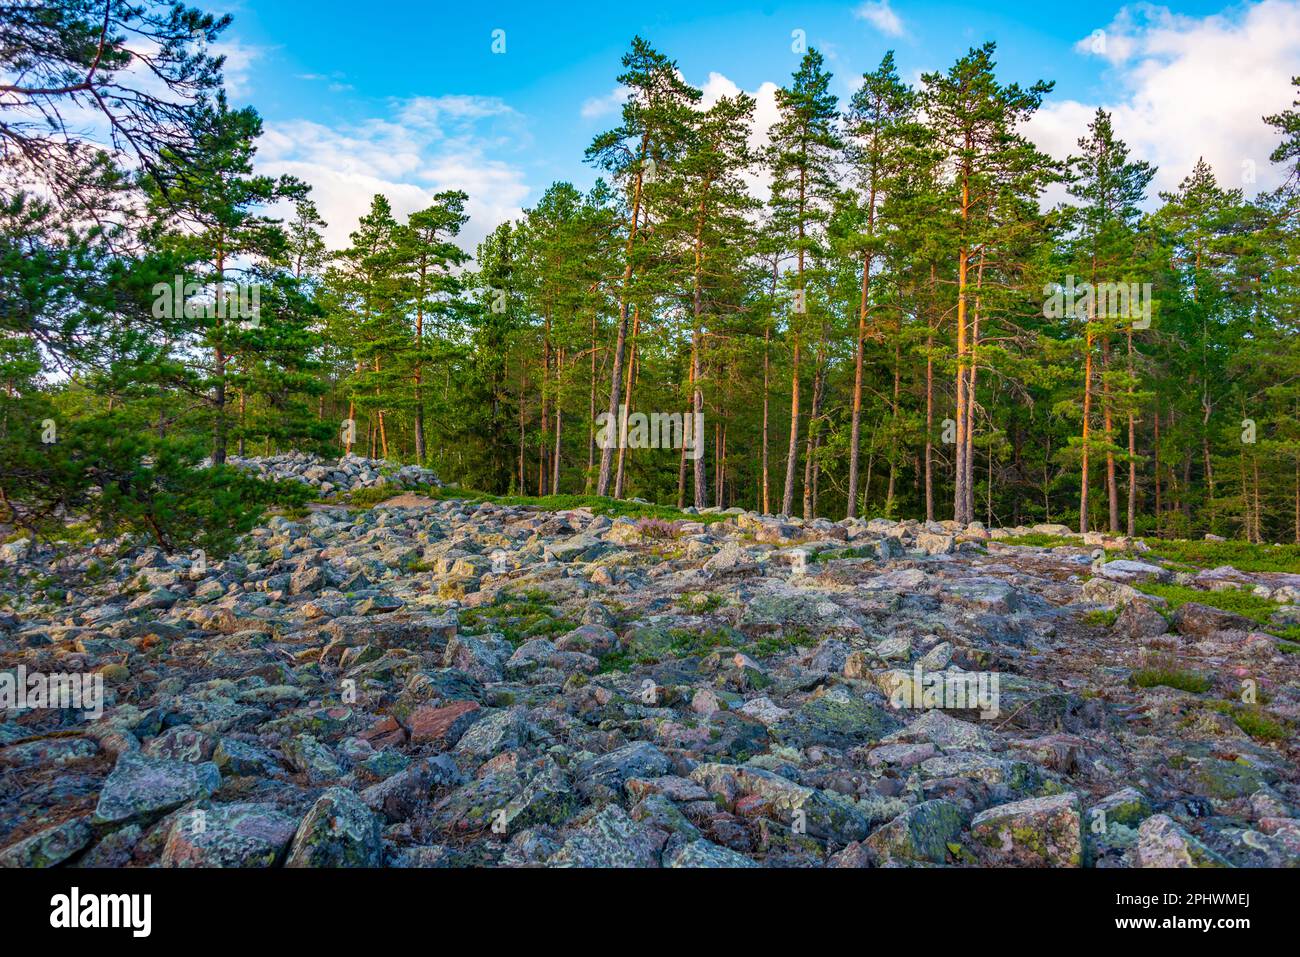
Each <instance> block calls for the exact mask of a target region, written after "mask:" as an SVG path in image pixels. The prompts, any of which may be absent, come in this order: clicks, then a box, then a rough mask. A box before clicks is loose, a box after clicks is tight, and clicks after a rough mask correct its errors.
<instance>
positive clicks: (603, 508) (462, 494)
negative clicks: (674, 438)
mask: <svg viewBox="0 0 1300 957" xmlns="http://www.w3.org/2000/svg"><path fill="white" fill-rule="evenodd" d="M407 494H410V495H421V496H424V497H425V498H431V499H434V500H436V501H440V502H443V501H459V502H470V503H475V502H490V503H492V504H494V505H510V506H520V507H532V508H536V509H539V510H541V511H543V512H565V511H569V510H571V509H579V508H586V509H590V510H591V512H592V513H593V514H596V515H605V516H608V517H610V518H621V517H625V518H652V519H660V520H663V521H687V522H700V523H702V524H705V525H709V524H712V523H714V522H725V521H726V520H727V519H728V518H730V517H731V516H728V515H717V514H709V515H692V514H690V513H689V512H683V511H681V510H680V509H677V508H673V507H672V506H669V505H653V504H648V503H643V502H631V501H626V500H623V499H616V498H608V497H602V496H599V495H542V496H536V495H489V494H487V493H485V492H475V491H473V490H471V489H463V488H440V487H437V486H432V485H417V486H414V487H412V488H408V489H395V488H391V487H389V488H366V489H357V490H356V491H355V492H351V493H349V494H348V495H347V496H345V497H344V498H342V499H340V501H341V502H343V503H345V504H348V505H351V506H353V507H354V508H373V507H374V506H376V505H382V504H383V503H384V502H387V501H388V500H389V499H392V498H396V497H397V496H399V495H407Z"/></svg>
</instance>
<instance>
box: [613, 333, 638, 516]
mask: <svg viewBox="0 0 1300 957" xmlns="http://www.w3.org/2000/svg"><path fill="white" fill-rule="evenodd" d="M640 333H641V309H640V307H637V308H635V309H633V310H632V340H631V342H629V343H628V349H627V377H626V378H627V383H626V386H625V387H624V390H623V408H625V409H626V410H627V414H628V416H631V415H632V384H633V382H635V381H636V364H637V356H636V344H637V338H638V337H639V335H640ZM628 454H629V449H628V447H627V433H626V431H625V430H624V429H623V428H622V427H621V426H620V428H619V441H618V470H617V472H616V474H615V477H614V497H615V498H622V497H623V483H624V481H625V478H626V476H627V458H628Z"/></svg>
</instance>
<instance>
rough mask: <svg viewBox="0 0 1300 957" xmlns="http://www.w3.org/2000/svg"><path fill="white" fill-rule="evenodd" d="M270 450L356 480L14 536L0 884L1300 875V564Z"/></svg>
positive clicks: (0, 637) (4, 585) (1, 745)
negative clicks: (78, 542) (59, 683)
mask: <svg viewBox="0 0 1300 957" xmlns="http://www.w3.org/2000/svg"><path fill="white" fill-rule="evenodd" d="M252 467H259V466H252ZM260 467H262V468H263V469H264V470H265V471H267V472H269V473H276V474H278V473H280V472H284V471H288V472H291V473H296V474H299V475H305V473H306V471H307V470H312V475H313V476H315V478H314V479H306V478H304V480H305V481H310V482H312V483H313V484H316V485H317V487H318V488H320V487H322V486H323V485H328V486H329V488H328V489H323V494H329V495H333V496H336V497H338V496H340V493H342V495H341V497H338V504H336V505H334V506H332V507H313V508H311V509H309V510H308V511H307V513H306V514H305V515H301V516H283V515H280V516H275V517H273V518H271V519H270V520H269V521H267V522H266V523H265V525H264V526H263V527H260V528H258V529H256V530H255V531H254V532H253V533H252V534H250V535H249V536H247V537H246V539H245V540H244V542H243V544H242V546H241V548H240V550H239V552H238V553H237V554H235V555H231V556H228V557H224V558H221V559H220V560H218V559H217V558H216V557H215V556H212V557H207V558H206V560H204V561H195V556H175V555H167V554H164V553H162V552H161V551H160V550H158V549H156V548H151V547H148V546H144V545H138V544H132V543H127V542H120V541H119V542H100V543H96V544H93V545H85V546H76V547H72V546H68V547H64V548H59V547H56V546H50V545H36V546H31V547H22V548H16V547H13V546H12V544H11V545H8V546H4V547H3V548H0V669H3V670H0V704H2V705H3V706H4V708H5V710H4V714H3V721H2V722H0V865H7V866H20V867H23V866H50V865H63V866H110V867H111V866H117V867H141V866H150V865H158V864H161V865H163V866H185V865H200V866H325V867H331V866H347V865H366V866H375V865H387V866H399V867H455V866H511V867H520V866H647V867H655V866H676V867H699V866H724V867H728V866H755V865H757V866H767V867H786V866H797V867H819V866H849V867H856V866H935V865H946V866H1026V865H1028V866H1034V865H1046V866H1063V867H1064V866H1069V867H1075V866H1086V867H1134V866H1162V865H1182V866H1245V867H1250V866H1277V865H1292V866H1294V865H1296V864H1300V768H1298V767H1297V750H1298V749H1297V743H1296V742H1297V738H1296V730H1297V726H1298V725H1300V680H1298V678H1300V671H1298V667H1300V656H1298V655H1297V654H1296V652H1297V651H1300V554H1297V550H1296V549H1295V548H1294V547H1263V546H1244V545H1241V544H1239V543H1230V542H1229V543H1216V542H1207V543H1198V542H1190V543H1164V542H1140V541H1134V540H1127V539H1122V538H1117V537H1110V536H1105V535H1094V536H1089V537H1088V538H1087V539H1086V540H1085V539H1083V538H1076V537H1074V536H1072V535H1070V534H1069V531H1068V530H1067V529H1064V528H1061V527H1059V526H1037V527H1034V528H1030V529H996V530H988V529H984V528H983V527H982V526H979V525H974V526H970V527H966V528H962V527H958V526H954V525H953V524H952V523H932V524H930V525H926V524H923V523H917V522H906V521H905V522H894V521H888V520H883V519H873V520H869V521H844V522H837V523H836V522H829V521H824V520H819V521H814V522H807V523H805V522H801V521H798V520H793V519H783V518H772V517H762V516H757V515H754V514H751V513H743V512H738V510H736V511H733V512H732V513H710V514H701V515H689V514H682V513H677V512H675V511H674V510H664V509H659V508H658V507H653V506H640V505H633V506H630V509H631V510H633V511H634V514H633V515H624V514H618V512H619V511H620V510H621V508H620V507H613V506H608V507H607V506H605V505H604V504H602V503H599V502H588V503H587V504H586V505H584V506H578V505H576V504H575V503H567V504H566V503H556V502H550V503H543V506H542V507H539V506H538V505H537V504H530V503H527V502H524V501H517V500H515V501H512V500H497V501H491V500H487V499H486V497H483V496H471V497H469V498H457V497H456V495H457V494H458V493H457V491H456V490H449V489H442V488H438V487H436V485H434V484H433V483H432V481H431V479H430V477H429V476H427V475H424V474H416V473H413V472H409V471H408V472H406V473H405V474H404V475H403V476H402V477H401V479H400V480H395V481H393V482H391V483H389V482H386V481H380V480H379V479H378V476H380V475H384V474H385V470H384V469H382V468H381V467H378V466H376V465H375V464H374V463H361V460H356V461H354V462H352V463H350V464H347V463H344V464H340V463H333V464H330V463H326V464H321V463H316V462H312V461H309V460H307V459H305V458H302V459H301V460H298V461H296V462H294V463H289V464H288V465H286V464H285V462H284V461H281V462H279V463H269V464H267V463H263V465H262V466H260ZM388 474H389V475H390V477H391V476H392V475H393V474H394V473H393V472H392V471H391V470H389V473H388ZM403 488H406V489H408V490H411V492H414V493H415V494H411V492H407V493H402V492H401V489H403ZM352 493H357V494H356V495H355V497H354V495H353V494H352ZM394 494H402V496H403V497H401V498H393V495H394ZM384 499H388V501H386V502H385V501H383V500H384ZM602 513H604V514H602ZM1099 550H1100V551H1101V552H1102V554H1101V555H1098V551H1099ZM1225 559H1231V560H1225ZM55 676H76V677H78V678H80V677H83V676H85V677H89V678H90V679H92V680H91V681H89V682H87V684H86V687H87V688H88V689H92V690H93V688H94V687H95V684H96V681H98V680H99V679H102V689H103V696H102V700H83V701H81V702H80V704H81V705H83V706H84V707H81V708H73V707H63V708H53V707H49V706H48V702H47V701H37V700H36V699H35V698H34V697H33V696H32V695H33V694H34V693H35V692H37V691H39V690H40V689H42V688H48V687H50V686H51V685H50V684H49V682H45V683H44V684H43V683H42V682H43V680H44V679H46V678H52V677H55ZM6 679H8V680H6ZM24 681H25V684H23V693H24V694H26V695H27V697H26V700H24V701H21V702H19V701H17V700H16V699H15V698H14V695H15V694H17V693H18V689H19V685H20V683H22V682H24ZM6 689H7V691H6ZM6 693H8V695H9V698H7V699H6V698H5V697H4V695H5V694H6ZM64 703H65V704H66V703H67V702H64ZM16 705H25V706H22V707H20V706H16ZM92 705H99V706H102V713H101V714H99V715H98V716H97V717H96V716H94V715H90V716H88V715H87V714H86V712H87V711H90V710H92V708H91V707H90V706H92ZM93 710H96V711H98V710H100V709H99V708H98V707H95V708H93Z"/></svg>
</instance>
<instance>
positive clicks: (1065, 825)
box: [971, 792, 1083, 867]
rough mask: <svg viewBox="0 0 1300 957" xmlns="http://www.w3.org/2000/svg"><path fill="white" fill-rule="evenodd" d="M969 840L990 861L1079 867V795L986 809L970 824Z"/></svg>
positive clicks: (1080, 836)
mask: <svg viewBox="0 0 1300 957" xmlns="http://www.w3.org/2000/svg"><path fill="white" fill-rule="evenodd" d="M971 837H972V838H973V839H974V840H975V841H976V842H977V843H978V844H979V845H981V847H982V848H983V849H984V851H985V853H986V855H987V857H988V859H989V861H990V862H991V863H994V864H999V865H1010V866H1012V867H1080V866H1082V864H1083V828H1082V816H1081V812H1080V806H1079V795H1077V794H1075V793H1073V792H1071V793H1069V794H1058V795H1054V796H1052V797H1042V798H1029V799H1028V800H1025V801H1016V802H1015V803H1013V804H1003V805H1000V806H998V807H994V808H989V809H988V810H986V811H981V812H980V813H979V814H977V815H975V819H974V820H973V821H971Z"/></svg>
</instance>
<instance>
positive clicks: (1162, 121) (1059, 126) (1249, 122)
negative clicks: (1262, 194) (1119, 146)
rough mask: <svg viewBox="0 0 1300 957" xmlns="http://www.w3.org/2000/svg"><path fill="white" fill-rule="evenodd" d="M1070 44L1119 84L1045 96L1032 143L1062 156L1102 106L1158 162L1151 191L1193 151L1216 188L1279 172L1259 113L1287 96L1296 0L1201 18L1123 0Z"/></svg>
mask: <svg viewBox="0 0 1300 957" xmlns="http://www.w3.org/2000/svg"><path fill="white" fill-rule="evenodd" d="M1098 39H1099V40H1100V42H1097V40H1098ZM1076 49H1077V50H1078V51H1079V52H1081V53H1083V54H1085V55H1090V56H1100V57H1103V58H1105V60H1106V61H1107V63H1109V64H1110V68H1111V70H1112V71H1113V72H1114V79H1115V80H1116V81H1117V82H1118V84H1119V86H1120V89H1121V90H1122V93H1121V95H1120V96H1118V97H1115V98H1114V99H1113V101H1112V102H1106V103H1099V104H1098V103H1093V104H1086V103H1082V102H1079V101H1077V100H1065V101H1058V102H1051V98H1050V97H1049V101H1048V103H1046V104H1045V105H1044V107H1043V109H1042V110H1040V111H1039V113H1038V115H1036V116H1035V117H1034V119H1033V120H1032V121H1031V122H1030V124H1029V127H1028V129H1027V131H1026V132H1027V133H1028V135H1029V136H1030V137H1031V138H1032V139H1033V140H1034V141H1035V142H1036V143H1037V144H1038V145H1039V147H1040V148H1042V149H1044V150H1047V151H1049V152H1051V153H1052V154H1053V155H1055V156H1058V157H1062V158H1063V157H1065V156H1066V155H1068V154H1070V153H1073V152H1077V149H1076V141H1077V140H1078V139H1079V137H1081V136H1083V135H1084V134H1085V133H1086V132H1087V124H1088V122H1089V120H1090V119H1091V118H1092V115H1093V113H1094V112H1095V110H1096V108H1097V106H1102V107H1103V108H1104V109H1106V110H1107V111H1109V112H1111V113H1112V114H1113V117H1114V124H1115V131H1116V133H1117V134H1118V135H1119V136H1120V137H1121V138H1123V139H1124V140H1125V141H1126V142H1127V143H1128V144H1129V146H1130V147H1131V149H1132V151H1133V154H1134V155H1135V156H1136V157H1139V158H1142V159H1146V160H1147V161H1149V162H1151V163H1154V164H1155V165H1157V166H1158V167H1159V172H1158V173H1157V175H1156V179H1155V182H1154V184H1153V192H1154V190H1171V189H1174V188H1176V187H1177V185H1178V183H1179V182H1180V181H1181V180H1182V179H1183V178H1184V177H1185V176H1186V175H1187V174H1188V173H1189V172H1191V169H1192V166H1193V164H1195V162H1196V160H1197V158H1198V157H1204V158H1205V160H1206V162H1208V163H1210V164H1211V165H1212V166H1213V168H1214V171H1215V174H1216V175H1217V176H1218V178H1219V180H1220V183H1221V184H1222V185H1223V186H1224V187H1227V188H1237V187H1240V188H1243V189H1244V190H1245V191H1246V193H1247V195H1251V194H1253V193H1254V192H1255V191H1256V190H1258V189H1269V188H1272V187H1273V186H1276V185H1277V184H1278V182H1279V181H1280V179H1281V175H1280V171H1279V170H1278V169H1277V168H1276V167H1274V166H1273V165H1272V164H1270V162H1269V160H1268V156H1269V154H1270V153H1271V152H1272V151H1273V148H1274V147H1275V146H1276V144H1277V135H1276V133H1275V131H1274V130H1273V129H1272V128H1271V127H1269V126H1267V125H1266V124H1265V123H1264V122H1263V120H1262V119H1261V117H1263V116H1265V115H1267V114H1271V113H1276V112H1278V111H1279V110H1282V109H1286V108H1287V107H1289V106H1290V104H1291V100H1292V98H1293V96H1294V88H1293V87H1292V86H1291V77H1292V76H1293V75H1295V73H1296V72H1297V68H1296V64H1297V63H1300V0H1262V2H1259V3H1254V4H1249V5H1246V6H1242V7H1234V8H1232V9H1230V10H1227V11H1224V12H1222V13H1218V14H1214V15H1212V16H1207V17H1199V18H1198V17H1188V16H1182V15H1177V14H1173V13H1170V11H1169V10H1167V9H1165V8H1163V7H1155V6H1151V5H1149V4H1143V5H1140V6H1134V7H1125V8H1124V9H1123V10H1121V11H1120V13H1119V14H1118V15H1117V16H1116V17H1115V19H1114V20H1113V21H1112V22H1111V23H1110V24H1109V25H1108V26H1107V27H1106V28H1105V29H1104V31H1103V32H1102V33H1101V34H1091V35H1090V36H1089V37H1085V38H1084V39H1083V40H1081V41H1080V43H1079V44H1078V45H1077V46H1076ZM1247 171H1250V172H1251V173H1253V175H1254V177H1255V181H1254V182H1251V181H1250V176H1249V175H1247Z"/></svg>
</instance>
